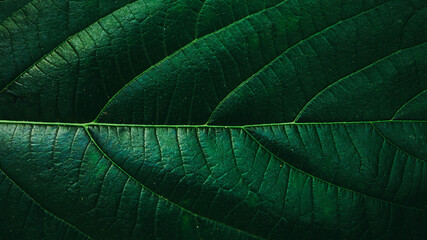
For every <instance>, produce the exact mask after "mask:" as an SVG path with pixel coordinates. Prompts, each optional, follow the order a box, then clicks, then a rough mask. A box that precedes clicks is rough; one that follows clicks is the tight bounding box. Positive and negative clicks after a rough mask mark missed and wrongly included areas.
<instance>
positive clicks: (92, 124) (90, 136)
mask: <svg viewBox="0 0 427 240" xmlns="http://www.w3.org/2000/svg"><path fill="white" fill-rule="evenodd" d="M378 123H427V121H423V120H377V121H357V122H305V123H300V122H288V123H269V124H255V125H242V126H218V125H142V124H116V123H96V122H89V123H65V122H56V123H51V122H30V121H9V120H0V124H23V125H25V124H31V125H44V126H57V127H60V126H64V127H79V128H84V130H85V132H86V133H87V134H88V137H89V138H90V140H91V142H92V143H93V144H94V145H95V146H96V147H97V148H98V150H99V151H100V152H101V153H102V154H103V155H104V156H105V157H106V158H107V159H109V160H110V161H111V162H112V163H113V164H114V165H117V164H116V163H115V162H114V161H113V160H112V159H111V158H110V157H109V156H108V155H107V154H105V152H104V151H103V150H102V148H101V147H100V146H99V145H98V144H97V143H96V141H95V140H94V139H93V137H92V135H91V133H90V131H89V127H91V126H100V127H142V128H225V129H240V130H242V131H244V132H245V133H246V134H248V136H249V137H250V138H251V139H252V140H253V141H254V142H255V143H256V144H258V145H259V146H260V147H261V148H263V149H264V150H265V151H266V152H268V153H269V154H270V155H271V156H273V157H275V158H277V159H279V160H280V161H282V162H283V163H284V164H286V165H287V166H289V167H290V168H292V169H294V170H296V171H299V172H301V173H303V174H305V175H307V176H309V177H311V178H313V179H316V180H318V181H321V182H324V183H326V184H328V185H331V186H334V187H336V188H338V189H343V190H346V191H349V192H352V193H355V194H357V195H360V196H362V197H364V198H370V199H374V200H377V201H380V202H385V203H388V204H390V205H396V206H400V207H402V208H408V209H414V210H417V211H421V212H427V209H422V208H418V207H413V206H406V205H402V204H399V203H395V202H392V201H388V200H385V199H381V198H377V197H374V196H370V195H366V194H364V193H361V192H358V191H355V190H352V189H349V188H346V187H342V186H339V185H337V184H335V183H331V182H328V181H326V180H324V179H322V178H319V177H316V176H313V175H311V174H310V173H308V172H305V171H303V170H302V169H299V168H297V167H295V166H293V165H291V164H289V163H288V162H286V161H285V160H283V159H282V158H280V157H278V156H277V155H275V154H274V153H272V152H271V151H270V150H269V149H268V148H267V147H265V146H264V145H263V144H261V143H260V142H259V141H258V140H257V139H256V138H255V137H254V136H253V135H252V134H251V133H250V132H249V131H248V128H250V127H266V126H287V125H288V126H291V125H293V126H297V125H339V124H370V125H372V126H374V125H375V124H378ZM382 137H383V138H384V140H385V141H388V142H389V143H390V144H391V145H392V146H393V147H395V148H397V149H398V150H400V151H402V152H403V153H405V154H408V155H409V156H411V157H414V158H416V159H419V160H421V161H423V162H424V160H422V159H420V158H418V157H415V156H413V155H412V154H410V153H408V152H406V151H405V150H403V149H402V148H400V147H399V146H397V145H395V144H394V143H393V142H390V140H389V139H387V138H385V137H384V136H382ZM117 167H118V168H119V169H120V171H122V172H123V173H124V174H126V175H128V176H130V175H129V173H127V172H126V171H125V170H123V169H122V168H121V167H120V166H118V165H117ZM132 179H134V178H133V177H132ZM134 180H135V181H136V182H137V183H139V184H141V185H142V186H144V187H145V185H143V184H142V183H140V182H139V181H138V180H136V179H134ZM145 188H146V187H145ZM147 189H148V188H147ZM150 191H151V190H150ZM156 195H158V194H156ZM166 200H168V199H166ZM168 201H169V200H168ZM169 202H171V203H173V202H172V201H169ZM174 204H175V203H174ZM175 205H176V204H175ZM177 206H179V205H177ZM179 207H181V206H179ZM181 208H182V207H181ZM186 211H189V210H186ZM189 212H191V211H189ZM227 226H228V225H227Z"/></svg>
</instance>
